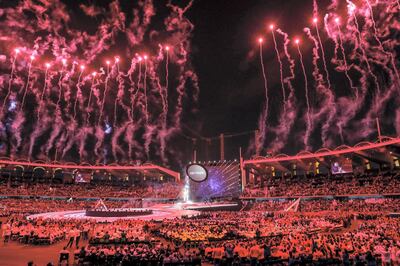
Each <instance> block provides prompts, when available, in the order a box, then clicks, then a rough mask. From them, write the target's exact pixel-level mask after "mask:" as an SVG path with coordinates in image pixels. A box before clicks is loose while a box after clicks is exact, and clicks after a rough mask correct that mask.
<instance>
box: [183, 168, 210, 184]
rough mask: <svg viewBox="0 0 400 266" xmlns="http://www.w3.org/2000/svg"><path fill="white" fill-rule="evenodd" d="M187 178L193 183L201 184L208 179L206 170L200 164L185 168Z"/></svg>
mask: <svg viewBox="0 0 400 266" xmlns="http://www.w3.org/2000/svg"><path fill="white" fill-rule="evenodd" d="M186 174H187V176H188V177H189V178H190V179H191V180H193V181H194V182H203V181H205V180H206V179H207V177H208V171H207V169H206V168H205V167H204V166H203V165H201V164H190V165H188V166H187V167H186Z"/></svg>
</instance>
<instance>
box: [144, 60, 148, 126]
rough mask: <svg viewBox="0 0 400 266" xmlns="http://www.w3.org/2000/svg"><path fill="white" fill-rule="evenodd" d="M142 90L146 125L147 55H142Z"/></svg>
mask: <svg viewBox="0 0 400 266" xmlns="http://www.w3.org/2000/svg"><path fill="white" fill-rule="evenodd" d="M143 92H144V116H145V119H146V125H147V123H148V122H149V113H148V111H147V104H148V103H147V55H145V56H144V76H143Z"/></svg>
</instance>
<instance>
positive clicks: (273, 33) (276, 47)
mask: <svg viewBox="0 0 400 266" xmlns="http://www.w3.org/2000/svg"><path fill="white" fill-rule="evenodd" d="M270 29H271V33H272V39H273V40H274V47H275V53H276V58H277V59H278V63H279V74H280V79H281V88H282V97H283V105H282V106H283V112H284V113H285V112H286V92H285V84H284V82H283V66H282V60H281V57H280V55H279V50H278V45H277V44H276V38H275V32H274V25H270Z"/></svg>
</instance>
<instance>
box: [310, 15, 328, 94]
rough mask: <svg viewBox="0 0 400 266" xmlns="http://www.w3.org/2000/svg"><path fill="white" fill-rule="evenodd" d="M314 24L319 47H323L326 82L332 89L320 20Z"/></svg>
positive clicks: (315, 20)
mask: <svg viewBox="0 0 400 266" xmlns="http://www.w3.org/2000/svg"><path fill="white" fill-rule="evenodd" d="M313 22H314V25H315V31H316V32H317V37H318V43H319V46H320V47H321V53H322V62H323V64H324V71H325V75H326V81H327V83H328V87H329V88H332V85H331V79H330V77H329V71H328V67H327V64H326V59H325V57H326V56H325V49H324V46H323V44H322V41H321V36H320V35H319V29H318V25H317V22H318V20H317V19H316V18H314V20H313Z"/></svg>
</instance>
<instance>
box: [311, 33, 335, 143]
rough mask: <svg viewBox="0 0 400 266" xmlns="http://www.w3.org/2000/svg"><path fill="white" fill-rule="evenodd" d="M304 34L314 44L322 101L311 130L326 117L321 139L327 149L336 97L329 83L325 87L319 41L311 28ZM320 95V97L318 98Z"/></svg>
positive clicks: (318, 93)
mask: <svg viewBox="0 0 400 266" xmlns="http://www.w3.org/2000/svg"><path fill="white" fill-rule="evenodd" d="M304 32H305V33H306V34H307V36H308V37H309V38H310V40H311V41H312V42H313V43H314V47H313V50H312V52H313V61H312V62H313V66H314V70H313V72H312V75H313V77H314V80H315V85H316V92H317V97H318V98H319V99H321V100H320V101H321V103H320V107H319V110H316V111H315V112H314V113H313V115H312V117H313V118H312V121H313V122H312V124H311V125H312V127H311V129H310V132H312V130H313V129H314V128H315V125H316V124H317V123H319V121H321V120H322V119H323V118H324V116H326V119H325V122H323V124H322V130H321V137H322V143H323V145H324V146H325V147H326V146H328V133H329V129H330V126H331V123H332V121H333V118H334V116H335V114H336V106H335V95H334V93H333V92H332V90H331V89H330V87H329V86H330V85H329V83H328V87H327V86H325V82H324V78H323V75H322V74H321V73H320V70H319V67H318V59H320V56H319V52H318V51H319V41H318V40H317V39H316V38H315V37H314V36H313V35H312V34H311V30H310V29H309V28H304ZM318 95H320V96H318ZM316 108H318V107H316Z"/></svg>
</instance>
